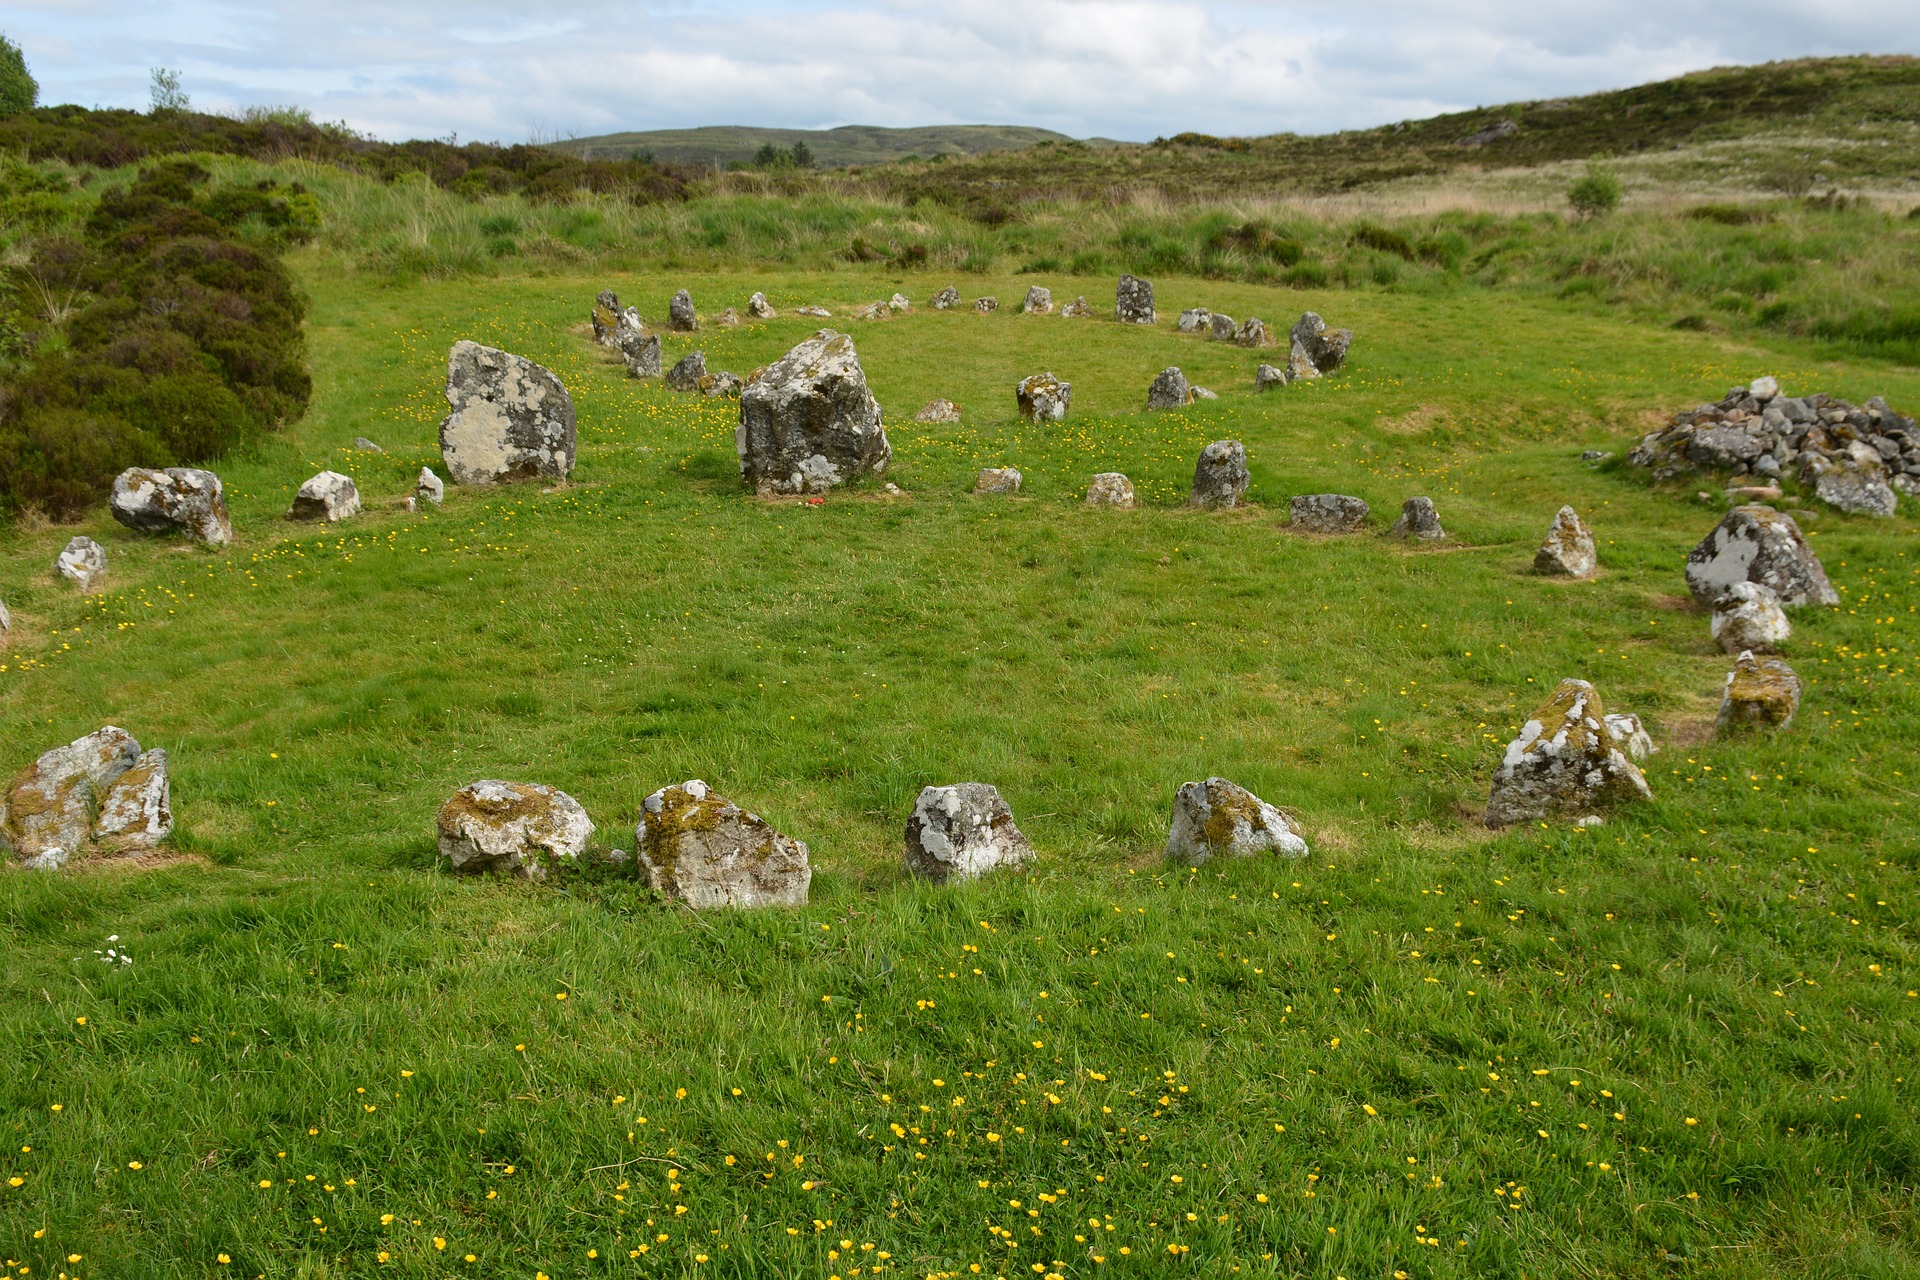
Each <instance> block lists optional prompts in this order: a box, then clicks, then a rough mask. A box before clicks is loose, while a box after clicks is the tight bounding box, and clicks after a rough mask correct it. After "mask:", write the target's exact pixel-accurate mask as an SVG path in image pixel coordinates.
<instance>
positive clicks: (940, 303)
mask: <svg viewBox="0 0 1920 1280" xmlns="http://www.w3.org/2000/svg"><path fill="white" fill-rule="evenodd" d="M928 305H930V306H931V307H932V308H933V309H934V310H935V311H951V310H953V309H954V308H955V307H957V306H959V305H960V291H959V290H958V289H956V288H954V287H953V286H952V285H948V286H947V287H946V288H944V289H942V290H941V291H940V292H938V293H936V294H934V295H933V301H932V302H931V303H929V304H928Z"/></svg>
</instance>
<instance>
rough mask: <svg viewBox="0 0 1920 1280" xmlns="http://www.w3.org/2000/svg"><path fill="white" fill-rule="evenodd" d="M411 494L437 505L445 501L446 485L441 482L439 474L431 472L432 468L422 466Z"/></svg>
mask: <svg viewBox="0 0 1920 1280" xmlns="http://www.w3.org/2000/svg"><path fill="white" fill-rule="evenodd" d="M413 495H414V497H416V498H418V499H420V501H422V502H431V503H432V504H433V505H434V506H436V507H437V506H439V505H440V504H441V503H442V502H444V501H446V497H447V486H446V485H445V484H444V483H442V482H441V479H440V477H439V476H437V475H435V474H433V469H432V468H430V467H422V468H420V478H419V479H418V480H417V481H415V482H414V486H413Z"/></svg>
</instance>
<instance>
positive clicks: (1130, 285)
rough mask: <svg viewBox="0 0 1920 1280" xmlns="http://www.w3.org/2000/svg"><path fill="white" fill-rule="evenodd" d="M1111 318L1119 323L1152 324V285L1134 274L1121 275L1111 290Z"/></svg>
mask: <svg viewBox="0 0 1920 1280" xmlns="http://www.w3.org/2000/svg"><path fill="white" fill-rule="evenodd" d="M1113 318H1114V319H1116V320H1118V321H1119V322H1120V323H1121V324H1152V323H1153V322H1154V321H1155V320H1156V319H1157V318H1158V317H1156V316H1155V315H1154V311H1153V285H1152V283H1151V282H1150V281H1146V280H1142V279H1141V278H1140V277H1138V276H1135V275H1123V276H1121V277H1120V281H1119V283H1118V284H1116V285H1115V286H1114V290H1113Z"/></svg>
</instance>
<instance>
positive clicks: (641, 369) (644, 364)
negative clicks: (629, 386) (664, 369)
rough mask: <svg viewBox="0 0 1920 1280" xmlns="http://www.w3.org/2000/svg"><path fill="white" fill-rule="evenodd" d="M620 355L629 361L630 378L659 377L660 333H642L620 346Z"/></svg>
mask: <svg viewBox="0 0 1920 1280" xmlns="http://www.w3.org/2000/svg"><path fill="white" fill-rule="evenodd" d="M620 355H621V357H622V358H624V359H625V360H626V362H627V376H628V377H629V378H657V377H659V376H660V363H661V361H660V335H659V334H657V333H646V334H640V335H637V336H636V337H634V338H633V339H632V340H630V341H629V342H627V343H626V345H624V346H622V347H621V348H620Z"/></svg>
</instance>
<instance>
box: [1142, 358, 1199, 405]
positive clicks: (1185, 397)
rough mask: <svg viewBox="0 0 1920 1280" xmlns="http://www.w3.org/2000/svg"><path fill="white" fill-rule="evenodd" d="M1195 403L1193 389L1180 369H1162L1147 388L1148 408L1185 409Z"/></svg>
mask: <svg viewBox="0 0 1920 1280" xmlns="http://www.w3.org/2000/svg"><path fill="white" fill-rule="evenodd" d="M1192 403H1193V388H1192V387H1191V386H1190V385H1188V383H1187V375H1186V374H1184V373H1182V372H1180V370H1179V368H1178V367H1170V368H1166V369H1162V370H1161V371H1160V374H1159V376H1158V377H1156V378H1155V379H1154V380H1153V385H1152V386H1150V387H1148V388H1147V408H1149V409H1184V408H1186V407H1187V406H1188V405H1190V404H1192Z"/></svg>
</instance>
